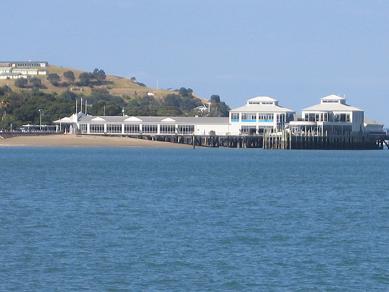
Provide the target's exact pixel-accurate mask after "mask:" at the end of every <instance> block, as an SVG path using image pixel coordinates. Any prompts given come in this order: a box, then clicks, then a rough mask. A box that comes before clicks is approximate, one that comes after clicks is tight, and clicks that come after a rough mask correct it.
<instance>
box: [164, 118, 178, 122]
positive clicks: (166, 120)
mask: <svg viewBox="0 0 389 292" xmlns="http://www.w3.org/2000/svg"><path fill="white" fill-rule="evenodd" d="M175 121H176V120H173V119H172V118H166V119H163V120H161V122H175Z"/></svg>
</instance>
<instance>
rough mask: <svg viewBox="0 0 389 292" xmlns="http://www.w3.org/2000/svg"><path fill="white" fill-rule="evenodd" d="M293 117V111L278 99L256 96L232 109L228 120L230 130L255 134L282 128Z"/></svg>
mask: <svg viewBox="0 0 389 292" xmlns="http://www.w3.org/2000/svg"><path fill="white" fill-rule="evenodd" d="M293 117H294V111H292V110H290V109H287V108H285V107H282V106H280V105H279V104H278V100H276V99H274V98H272V97H268V96H258V97H254V98H251V99H249V100H248V101H247V103H246V104H245V105H244V106H241V107H238V108H235V109H232V110H231V111H230V117H229V121H230V125H231V130H232V132H235V133H242V134H255V133H263V132H264V131H265V130H272V131H277V130H282V129H283V128H284V127H285V125H286V124H287V123H289V121H291V120H293Z"/></svg>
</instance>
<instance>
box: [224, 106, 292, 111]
mask: <svg viewBox="0 0 389 292" xmlns="http://www.w3.org/2000/svg"><path fill="white" fill-rule="evenodd" d="M230 112H263V113H277V112H291V113H293V112H294V111H293V110H291V109H288V108H286V107H282V106H279V105H275V104H246V105H244V106H241V107H238V108H234V109H232V110H231V111H230Z"/></svg>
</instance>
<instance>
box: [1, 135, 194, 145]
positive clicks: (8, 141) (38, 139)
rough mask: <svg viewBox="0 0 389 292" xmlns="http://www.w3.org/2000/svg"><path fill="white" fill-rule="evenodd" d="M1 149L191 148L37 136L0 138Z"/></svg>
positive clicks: (110, 139)
mask: <svg viewBox="0 0 389 292" xmlns="http://www.w3.org/2000/svg"><path fill="white" fill-rule="evenodd" d="M2 147H64V148H69V147H80V148H89V147H110V148H119V147H120V148H134V147H138V148H191V146H190V145H185V144H175V143H169V142H160V141H151V140H143V139H136V138H129V137H112V136H109V137H106V136H81V135H79V136H77V135H64V134H60V135H41V136H39V135H37V136H16V137H11V138H4V139H1V138H0V148H2Z"/></svg>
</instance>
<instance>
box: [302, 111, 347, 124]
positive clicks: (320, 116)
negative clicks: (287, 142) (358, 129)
mask: <svg viewBox="0 0 389 292" xmlns="http://www.w3.org/2000/svg"><path fill="white" fill-rule="evenodd" d="M304 120H305V121H309V122H350V121H351V116H350V114H334V115H329V114H328V113H317V114H314V113H309V114H305V116H304Z"/></svg>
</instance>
